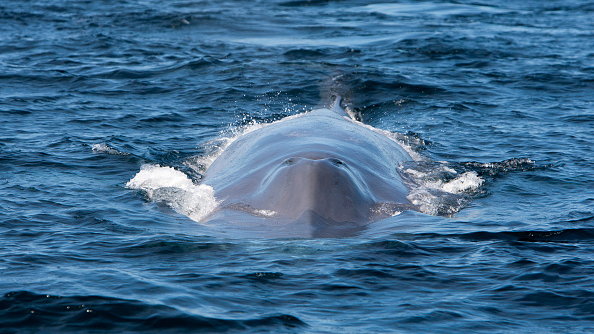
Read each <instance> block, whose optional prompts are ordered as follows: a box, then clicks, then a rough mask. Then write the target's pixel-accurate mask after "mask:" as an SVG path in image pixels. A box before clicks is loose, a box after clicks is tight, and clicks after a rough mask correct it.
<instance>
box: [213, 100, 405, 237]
mask: <svg viewBox="0 0 594 334" xmlns="http://www.w3.org/2000/svg"><path fill="white" fill-rule="evenodd" d="M409 160H412V158H411V156H410V155H409V154H408V153H407V152H406V151H405V150H404V149H403V148H402V147H401V146H400V145H399V144H398V143H397V142H396V141H394V140H392V139H391V138H389V137H387V136H385V135H383V134H382V133H380V132H379V131H375V130H373V129H372V128H371V127H368V126H366V125H364V124H362V123H359V122H357V121H354V120H352V119H351V118H349V117H348V115H347V113H346V112H345V111H344V110H343V109H342V108H341V107H340V98H337V99H336V100H335V102H334V104H333V106H332V107H331V108H330V109H326V108H324V109H317V110H313V111H311V112H308V113H305V114H302V115H298V116H293V117H287V118H285V119H282V120H280V121H277V122H274V123H271V124H269V125H266V126H264V127H262V128H260V129H257V130H254V131H252V132H249V133H246V134H244V135H242V136H240V137H239V138H237V139H236V140H235V141H233V142H232V143H231V144H230V145H229V146H228V147H227V148H226V149H225V150H224V151H223V152H222V153H221V154H220V155H219V156H218V157H217V158H216V159H215V161H214V162H213V163H212V164H211V165H210V167H209V168H208V169H207V170H206V172H205V175H204V178H203V181H202V182H203V183H204V184H207V185H210V186H212V187H213V189H214V194H215V197H216V199H217V200H218V201H219V205H218V208H217V209H216V210H215V211H214V212H213V213H211V214H210V215H209V216H207V217H205V218H204V219H202V221H204V222H207V223H208V225H215V224H216V225H218V226H219V227H223V228H224V229H226V228H227V227H228V228H229V229H234V230H237V229H239V230H243V231H252V232H254V231H258V232H260V233H262V234H266V235H272V236H279V237H282V236H287V237H341V236H352V235H355V234H357V233H358V232H359V231H361V230H363V229H364V228H365V227H366V226H367V225H368V224H370V223H371V222H374V221H377V220H380V219H383V218H387V217H390V216H392V215H394V214H398V212H401V211H403V210H408V209H414V208H413V206H412V205H411V203H410V202H409V200H408V199H407V198H406V196H407V195H408V192H409V190H408V189H407V187H406V186H405V185H404V183H403V180H402V178H401V176H400V175H399V174H398V172H397V166H398V165H399V164H400V163H402V162H404V161H409Z"/></svg>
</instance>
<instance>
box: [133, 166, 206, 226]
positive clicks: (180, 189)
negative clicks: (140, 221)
mask: <svg viewBox="0 0 594 334" xmlns="http://www.w3.org/2000/svg"><path fill="white" fill-rule="evenodd" d="M126 187H127V188H130V189H138V190H142V191H144V192H145V193H146V195H147V196H148V198H149V199H150V200H151V201H155V202H164V203H166V204H167V205H169V206H170V207H171V208H173V209H174V210H175V211H177V212H179V213H181V214H183V215H186V216H188V217H190V218H191V219H192V220H195V221H200V220H202V219H203V218H204V217H206V216H207V215H208V214H209V213H211V212H212V211H213V210H214V209H215V208H216V207H217V205H218V202H217V200H216V199H215V197H214V189H213V188H212V187H210V186H208V185H205V184H200V185H196V184H194V182H192V180H190V179H189V178H188V176H186V174H184V173H182V172H180V171H178V170H176V169H173V168H171V167H161V166H159V165H144V166H142V168H141V170H140V171H139V172H138V173H137V174H136V175H135V176H134V177H133V178H132V179H131V180H130V181H128V183H126Z"/></svg>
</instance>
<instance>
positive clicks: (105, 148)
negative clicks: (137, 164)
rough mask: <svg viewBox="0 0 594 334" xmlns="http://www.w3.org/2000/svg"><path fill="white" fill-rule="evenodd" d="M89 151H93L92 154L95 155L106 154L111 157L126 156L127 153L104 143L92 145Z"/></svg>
mask: <svg viewBox="0 0 594 334" xmlns="http://www.w3.org/2000/svg"><path fill="white" fill-rule="evenodd" d="M91 150H93V152H95V153H107V154H113V155H128V153H124V152H120V151H118V150H116V149H115V148H113V147H111V146H109V145H107V144H105V143H99V144H93V145H92V146H91Z"/></svg>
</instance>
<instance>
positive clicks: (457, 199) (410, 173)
mask: <svg viewBox="0 0 594 334" xmlns="http://www.w3.org/2000/svg"><path fill="white" fill-rule="evenodd" d="M402 172H403V174H404V175H405V176H406V179H407V183H408V185H409V188H410V193H409V195H408V196H407V198H408V200H409V201H411V203H412V204H414V205H416V206H417V207H418V208H419V210H420V211H421V212H423V213H426V214H430V215H448V216H449V215H453V214H454V213H456V212H458V211H459V210H460V209H461V208H462V207H463V206H464V205H465V204H466V203H467V202H468V194H470V193H472V192H475V191H477V190H478V189H479V188H480V187H481V186H482V185H483V183H484V181H485V180H484V179H483V178H481V177H480V176H478V174H477V173H476V172H474V171H469V172H465V173H462V174H458V172H456V171H455V170H454V169H452V168H450V167H448V166H446V165H445V162H442V163H441V165H439V164H430V165H429V166H422V165H421V166H419V168H418V169H415V168H403V169H402Z"/></svg>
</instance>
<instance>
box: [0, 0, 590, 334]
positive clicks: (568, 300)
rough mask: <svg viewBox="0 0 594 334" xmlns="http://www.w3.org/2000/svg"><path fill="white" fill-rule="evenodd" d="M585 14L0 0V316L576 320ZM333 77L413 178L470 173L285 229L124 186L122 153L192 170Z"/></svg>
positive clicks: (468, 323)
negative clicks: (402, 206)
mask: <svg viewBox="0 0 594 334" xmlns="http://www.w3.org/2000/svg"><path fill="white" fill-rule="evenodd" d="M593 17H594V5H593V4H592V3H591V2H590V1H582V0H570V1H532V0H527V1H507V2H497V1H482V0H479V1H467V0H461V1H410V2H401V1H398V2H371V1H357V0H344V1H327V0H326V1H325V0H293V1H292V0H270V1H253V2H246V1H230V0H223V1H197V0H196V1H190V0H172V1H156V0H127V1H106V0H102V1H88V0H49V1H48V0H46V1H40V0H23V1H17V0H7V1H2V2H0V236H1V237H0V294H1V295H0V332H2V333H81V332H105V331H113V332H118V333H126V332H137V331H144V332H154V333H180V332H249V333H259V332H261V333H270V332H274V333H336V332H343V333H386V332H393V333H419V332H431V333H455V332H467V333H512V332H513V333H534V332H537V331H538V332H542V333H589V332H592V331H594V209H593V207H594V176H593V174H594V157H593V149H592V145H593V143H594V102H593V101H594V38H593V37H594V20H592V18H593ZM336 85H338V86H340V87H341V89H342V90H343V91H344V92H345V95H346V97H348V101H349V106H350V108H352V110H353V111H354V112H356V113H357V114H359V115H360V118H361V120H362V121H363V122H364V123H365V124H368V125H370V126H373V127H375V128H378V129H382V130H386V131H390V132H392V133H393V134H394V136H396V137H398V138H400V140H402V141H403V143H405V144H407V145H409V146H410V147H411V148H412V149H413V150H414V152H416V154H419V155H420V156H422V157H423V158H424V160H423V163H419V164H417V165H415V166H407V167H409V169H411V170H412V171H413V172H414V171H415V170H416V171H417V172H422V174H423V175H424V177H425V181H426V182H427V183H431V182H433V184H438V185H442V186H443V184H445V183H447V182H449V181H451V180H452V178H453V176H452V173H448V171H450V170H455V171H456V172H457V173H465V172H469V173H473V175H475V176H476V177H478V178H480V180H481V181H480V182H479V183H475V184H476V185H477V187H473V188H472V191H470V190H468V189H466V188H464V189H461V192H462V195H464V196H463V197H464V201H462V202H459V203H458V202H457V203H458V204H460V203H461V205H459V206H456V205H455V204H451V203H450V204H448V203H445V204H444V203H441V205H442V206H441V208H445V209H444V210H441V211H440V210H436V211H435V212H426V213H418V212H404V213H402V214H400V215H398V216H396V217H393V218H390V219H386V220H384V221H381V222H378V223H375V224H372V226H370V227H369V229H368V230H367V231H366V232H365V233H362V234H360V235H356V236H352V237H348V238H305V239H303V238H283V239H278V238H254V237H241V236H234V237H228V236H225V235H220V234H217V233H213V229H212V228H209V227H208V226H204V225H202V224H200V223H198V222H196V221H194V220H192V219H191V218H190V217H188V216H187V215H184V214H183V210H179V203H176V202H175V201H172V200H169V201H167V200H158V199H157V200H155V199H154V198H153V199H152V200H151V198H150V196H148V195H147V193H145V192H143V191H139V190H135V189H130V187H126V184H127V183H128V182H129V181H130V180H131V179H132V178H133V177H134V176H135V175H136V174H137V173H138V172H139V171H140V169H141V166H143V165H149V166H150V165H153V166H155V165H159V166H161V167H163V168H169V167H171V168H173V170H174V171H173V172H172V173H173V174H175V175H177V176H179V177H181V178H182V179H184V180H190V181H191V182H193V184H194V185H198V184H199V182H200V178H201V176H202V173H203V169H202V167H203V165H201V164H200V162H201V161H204V159H205V158H207V157H209V155H210V154H212V150H213V147H217V145H220V144H217V143H219V142H220V141H221V140H223V139H224V138H229V137H230V136H232V135H233V134H237V133H238V132H241V131H242V130H241V129H244V128H245V127H246V126H249V125H250V124H252V125H253V124H265V123H268V122H271V121H274V120H278V119H281V118H283V117H286V116H290V115H296V114H299V113H301V112H304V111H307V110H310V109H312V108H314V107H316V106H319V105H320V103H321V101H322V103H323V101H325V100H326V99H328V94H329V91H331V90H332V88H333V87H336ZM218 147H220V146H218ZM415 168H416V169H415ZM432 172H433V173H432ZM177 173H183V174H177ZM164 177H165V178H167V177H171V175H168V176H167V175H165V176H164ZM184 182H185V181H184ZM442 188H443V187H442ZM197 201H198V202H199V199H198V200H197ZM433 204H435V203H433ZM448 208H452V209H451V210H448ZM180 212H181V213H180Z"/></svg>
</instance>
